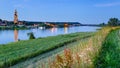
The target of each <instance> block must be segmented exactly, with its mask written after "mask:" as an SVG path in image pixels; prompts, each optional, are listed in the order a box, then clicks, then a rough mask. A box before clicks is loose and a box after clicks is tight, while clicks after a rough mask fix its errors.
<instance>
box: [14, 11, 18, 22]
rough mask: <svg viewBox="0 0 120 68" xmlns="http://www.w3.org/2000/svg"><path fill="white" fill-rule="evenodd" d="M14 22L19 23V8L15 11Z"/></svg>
mask: <svg viewBox="0 0 120 68" xmlns="http://www.w3.org/2000/svg"><path fill="white" fill-rule="evenodd" d="M14 24H18V15H17V10H15V13H14Z"/></svg>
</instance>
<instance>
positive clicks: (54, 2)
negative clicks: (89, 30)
mask: <svg viewBox="0 0 120 68" xmlns="http://www.w3.org/2000/svg"><path fill="white" fill-rule="evenodd" d="M15 9H17V11H18V16H19V20H25V21H43V22H46V21H50V22H80V23H83V24H100V23H103V22H105V23H106V22H107V21H108V20H109V18H112V17H116V18H118V19H120V0H0V19H4V20H11V21H12V20H13V18H14V16H13V15H14V11H15Z"/></svg>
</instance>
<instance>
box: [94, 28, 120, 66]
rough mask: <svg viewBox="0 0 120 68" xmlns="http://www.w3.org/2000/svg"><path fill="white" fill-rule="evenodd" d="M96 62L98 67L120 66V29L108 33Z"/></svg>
mask: <svg viewBox="0 0 120 68" xmlns="http://www.w3.org/2000/svg"><path fill="white" fill-rule="evenodd" d="M95 63H96V64H95V65H96V68H120V29H116V30H112V31H111V33H109V34H108V36H107V37H106V39H105V41H104V42H103V45H102V48H101V51H100V54H99V55H98V57H97V59H96V61H95Z"/></svg>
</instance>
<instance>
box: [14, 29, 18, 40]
mask: <svg viewBox="0 0 120 68" xmlns="http://www.w3.org/2000/svg"><path fill="white" fill-rule="evenodd" d="M14 40H15V42H17V41H18V30H16V29H15V30H14Z"/></svg>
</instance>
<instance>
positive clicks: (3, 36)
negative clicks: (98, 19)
mask: <svg viewBox="0 0 120 68" xmlns="http://www.w3.org/2000/svg"><path fill="white" fill-rule="evenodd" d="M98 28H100V27H89V26H78V27H64V28H50V29H28V30H19V31H18V30H0V44H6V43H9V42H14V41H19V40H28V39H29V37H28V35H27V33H30V32H33V33H34V35H35V37H36V38H39V37H47V36H55V35H59V34H69V33H75V32H93V31H96V29H98ZM8 34H9V35H8Z"/></svg>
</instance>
